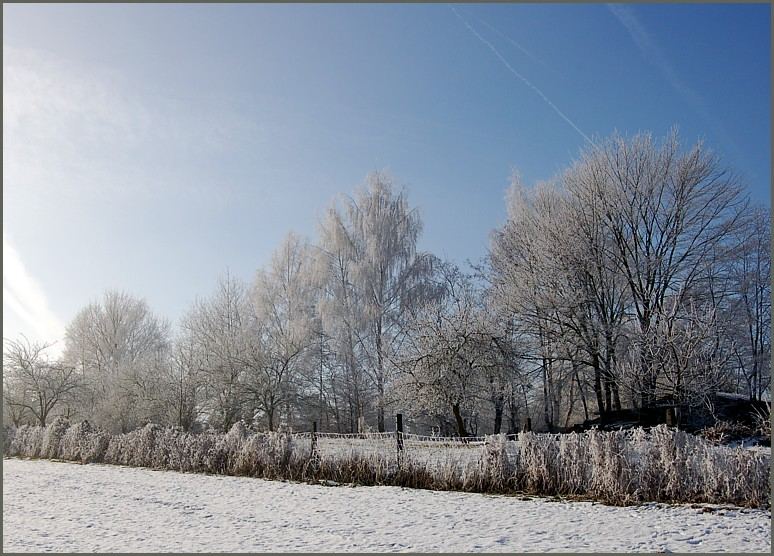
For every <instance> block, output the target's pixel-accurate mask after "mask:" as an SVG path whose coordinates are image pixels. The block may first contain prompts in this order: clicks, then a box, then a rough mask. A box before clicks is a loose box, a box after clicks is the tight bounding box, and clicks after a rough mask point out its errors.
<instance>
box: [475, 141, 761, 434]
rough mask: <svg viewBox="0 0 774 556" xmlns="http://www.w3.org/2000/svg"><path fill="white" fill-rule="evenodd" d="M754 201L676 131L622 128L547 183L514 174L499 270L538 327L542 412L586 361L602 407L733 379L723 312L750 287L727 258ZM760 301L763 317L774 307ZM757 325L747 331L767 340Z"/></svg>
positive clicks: (699, 392) (499, 278) (550, 414)
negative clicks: (631, 133)
mask: <svg viewBox="0 0 774 556" xmlns="http://www.w3.org/2000/svg"><path fill="white" fill-rule="evenodd" d="M747 214H748V211H747V202H746V198H745V197H744V196H743V195H742V194H741V191H740V188H739V186H738V182H737V179H736V178H735V177H734V176H733V175H732V174H731V172H729V171H728V170H726V169H725V168H723V167H722V166H721V165H720V163H719V161H718V159H717V157H715V156H714V155H713V154H711V153H709V152H707V151H706V150H705V149H704V148H703V146H702V145H701V144H700V143H699V144H696V145H694V146H693V147H691V148H690V149H688V150H683V149H681V147H680V144H679V141H678V138H677V134H676V133H672V134H670V135H669V136H667V137H666V138H665V139H664V140H663V141H662V142H660V143H657V142H656V141H654V140H653V139H652V138H651V137H650V136H649V135H647V134H643V135H638V136H635V137H633V138H629V139H626V138H622V137H619V136H617V135H616V136H613V137H611V138H610V139H608V140H606V141H602V142H600V143H599V144H598V145H597V146H594V147H591V148H589V149H587V150H586V151H584V152H583V153H582V155H581V157H580V159H579V160H578V161H577V162H575V163H574V164H573V165H572V166H571V167H570V168H568V169H567V170H566V171H565V172H563V173H562V174H560V175H559V176H558V177H557V178H556V179H555V180H554V182H553V183H552V184H543V185H541V186H539V187H537V188H535V189H534V190H532V191H527V190H526V189H524V188H523V187H521V185H520V184H519V183H515V184H514V185H513V186H512V188H511V192H510V196H509V214H508V221H507V222H506V224H505V225H504V226H503V227H502V228H500V229H498V230H496V231H495V233H494V235H493V238H492V245H491V247H490V253H489V264H490V266H491V274H490V279H491V281H492V283H493V290H494V291H495V293H496V297H497V299H498V303H499V305H500V306H502V307H504V308H505V309H506V310H507V311H510V312H511V314H512V315H513V316H514V318H515V320H516V323H517V326H520V327H522V328H523V329H525V330H526V331H527V333H528V334H531V335H532V336H533V338H534V353H535V355H536V356H537V357H539V359H540V367H541V371H542V372H541V374H542V386H543V392H544V395H543V407H544V412H545V418H546V422H547V423H549V422H553V421H554V420H555V419H554V417H555V415H556V411H557V409H558V406H560V405H562V403H565V404H570V405H571V401H570V400H567V401H566V402H562V400H561V399H559V398H560V397H559V394H560V393H561V392H562V391H566V390H567V388H566V386H567V385H568V384H569V385H571V386H572V384H573V383H572V380H573V379H575V385H576V386H577V390H575V391H576V392H580V393H581V395H583V392H584V387H585V383H586V381H585V380H581V377H582V375H583V373H584V372H585V371H588V372H589V373H590V375H589V376H590V378H591V384H592V387H593V391H594V394H595V397H596V401H597V409H598V413H599V414H600V415H604V414H605V413H607V412H609V411H613V410H616V409H620V408H621V407H622V403H623V402H622V398H623V397H624V394H626V397H627V400H626V401H628V402H629V403H632V404H634V405H636V406H648V405H649V404H651V403H653V402H654V401H655V400H656V398H657V397H658V396H664V395H667V396H671V397H672V398H673V399H675V400H676V401H679V400H683V401H685V400H689V399H690V400H692V401H691V402H690V403H692V404H695V403H699V402H698V400H699V399H700V398H702V397H703V396H706V395H708V394H709V393H711V392H712V391H716V390H717V389H719V388H723V387H725V386H724V385H725V384H727V378H728V374H729V365H730V354H731V353H732V349H731V346H732V345H739V340H738V339H737V340H735V344H734V343H733V342H731V340H730V339H729V333H728V329H729V328H730V327H729V326H728V325H727V324H726V323H724V317H722V316H721V315H726V318H727V316H728V315H729V314H730V313H728V310H729V308H730V307H731V306H732V305H734V303H731V299H743V296H740V294H738V293H734V290H736V291H737V292H738V291H741V289H743V288H741V287H740V286H739V284H740V283H741V281H739V280H737V283H736V285H734V284H733V283H732V280H731V276H733V274H734V273H733V272H730V271H729V270H728V267H729V265H731V266H733V264H732V263H729V257H731V258H733V257H732V255H733V253H734V252H738V253H742V252H744V250H740V249H737V248H733V247H732V245H733V243H734V238H735V237H737V234H738V232H739V230H740V229H742V228H743V225H744V223H745V221H746V220H747V218H746V216H747ZM754 243H755V242H754V241H753V242H752V243H751V244H749V245H752V244H754ZM754 259H755V257H751V259H750V261H753V260H754ZM751 264H752V265H754V266H755V267H756V269H758V268H759V265H758V264H757V263H752V262H751ZM737 266H739V267H744V263H741V265H739V264H738V259H737ZM760 268H763V269H765V263H764V264H763V265H760ZM760 274H762V275H765V274H766V271H765V270H764V271H763V272H761V273H760ZM751 291H752V290H751ZM742 305H743V302H742V304H740V303H738V302H737V303H736V304H735V306H737V307H741V306H742ZM753 305H754V303H753ZM759 307H760V308H761V310H760V311H759V312H760V314H761V315H762V318H761V319H758V321H759V322H761V323H763V322H765V320H766V319H767V318H768V319H769V320H770V316H766V309H765V306H764V305H760V304H759ZM752 320H755V318H753V319H752ZM753 328H754V329H756V330H757V328H756V327H755V326H753ZM737 336H738V334H737ZM748 336H749V335H748ZM752 337H753V338H755V337H756V333H755V332H753V334H752ZM757 337H758V338H759V339H758V340H754V341H753V342H752V344H750V345H756V344H755V342H756V341H757V342H758V345H761V346H763V345H765V343H766V342H765V340H764V339H763V336H760V335H758V336H757ZM749 360H750V361H751V360H752V359H749ZM556 369H558V370H559V371H558V372H554V371H555V370H556ZM570 391H571V392H573V389H571V390H570ZM553 394H556V395H553ZM562 397H563V396H562ZM571 398H572V396H571ZM584 407H586V406H585V400H584ZM585 411H586V413H587V409H586V410H585ZM571 412H572V408H571V407H570V408H569V412H568V415H569V414H570V413H571Z"/></svg>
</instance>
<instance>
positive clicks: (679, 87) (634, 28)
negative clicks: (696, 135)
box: [607, 4, 709, 117]
mask: <svg viewBox="0 0 774 556" xmlns="http://www.w3.org/2000/svg"><path fill="white" fill-rule="evenodd" d="M607 9H608V10H610V13H612V14H613V15H614V16H615V18H616V19H617V20H618V21H619V22H620V23H621V25H623V26H624V28H626V30H627V31H628V33H629V35H630V36H631V38H632V40H633V41H634V44H635V45H637V48H638V49H639V51H640V53H641V54H642V56H643V58H645V60H647V61H648V63H650V64H651V65H653V66H655V67H656V68H658V69H659V70H660V71H661V73H662V74H663V75H664V77H666V79H667V81H669V83H670V84H671V85H672V87H673V88H674V89H675V90H676V91H677V92H678V93H680V94H681V95H682V96H683V97H684V98H685V100H687V101H688V102H689V103H690V104H691V105H692V106H693V107H694V108H696V109H698V110H699V111H700V112H702V115H703V116H705V117H709V112H708V110H707V107H706V102H705V101H704V99H702V98H701V96H699V94H698V93H696V91H694V90H693V89H692V88H691V87H689V86H688V85H687V84H686V83H685V81H684V80H683V79H682V78H681V77H680V75H679V74H678V73H677V71H676V70H675V68H674V66H673V65H672V63H671V62H670V61H669V58H668V57H667V55H666V53H665V52H664V49H663V48H661V46H659V44H658V43H657V42H656V41H654V40H653V37H651V36H650V33H648V31H647V30H646V29H645V27H644V25H642V23H641V22H640V20H639V18H638V17H637V15H636V14H635V13H634V11H632V10H631V9H630V8H629V7H627V6H622V5H620V4H608V5H607Z"/></svg>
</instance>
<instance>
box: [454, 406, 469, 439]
mask: <svg viewBox="0 0 774 556" xmlns="http://www.w3.org/2000/svg"><path fill="white" fill-rule="evenodd" d="M452 412H453V413H454V421H455V422H456V423H457V434H459V435H460V436H461V437H466V436H468V432H467V431H466V430H465V421H464V420H463V418H462V413H460V404H458V403H454V404H452Z"/></svg>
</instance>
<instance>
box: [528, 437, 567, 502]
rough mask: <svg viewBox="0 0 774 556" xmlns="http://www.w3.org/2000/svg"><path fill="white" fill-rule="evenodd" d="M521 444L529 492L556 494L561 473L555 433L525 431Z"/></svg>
mask: <svg viewBox="0 0 774 556" xmlns="http://www.w3.org/2000/svg"><path fill="white" fill-rule="evenodd" d="M519 444H520V445H519V447H520V452H521V472H522V473H523V475H524V488H525V489H526V490H527V491H528V492H534V493H545V494H554V493H555V492H556V486H557V478H558V475H559V472H558V471H559V470H558V468H557V459H558V455H559V448H558V446H557V443H556V442H555V435H552V434H536V433H532V432H523V433H521V434H520V435H519Z"/></svg>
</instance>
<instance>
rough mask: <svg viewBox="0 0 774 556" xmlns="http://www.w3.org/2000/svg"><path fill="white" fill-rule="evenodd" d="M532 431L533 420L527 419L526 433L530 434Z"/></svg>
mask: <svg viewBox="0 0 774 556" xmlns="http://www.w3.org/2000/svg"><path fill="white" fill-rule="evenodd" d="M531 430H532V419H531V418H530V417H527V422H526V423H525V424H524V431H525V432H529V431H531Z"/></svg>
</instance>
